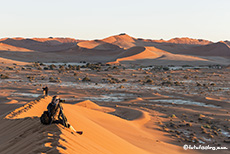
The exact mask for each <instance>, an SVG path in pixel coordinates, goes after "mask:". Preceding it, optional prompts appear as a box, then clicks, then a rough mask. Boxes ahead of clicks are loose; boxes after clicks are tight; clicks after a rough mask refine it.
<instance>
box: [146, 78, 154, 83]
mask: <svg viewBox="0 0 230 154" xmlns="http://www.w3.org/2000/svg"><path fill="white" fill-rule="evenodd" d="M145 83H149V84H152V83H153V80H152V79H148V80H146V81H145Z"/></svg>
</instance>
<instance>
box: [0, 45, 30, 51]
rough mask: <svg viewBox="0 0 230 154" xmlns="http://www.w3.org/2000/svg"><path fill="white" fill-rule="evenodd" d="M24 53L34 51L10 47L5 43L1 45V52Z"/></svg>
mask: <svg viewBox="0 0 230 154" xmlns="http://www.w3.org/2000/svg"><path fill="white" fill-rule="evenodd" d="M1 50H2V51H23V52H28V51H32V50H29V49H26V48H21V47H15V46H12V45H8V44H5V43H0V51H1Z"/></svg>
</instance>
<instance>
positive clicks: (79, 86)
mask: <svg viewBox="0 0 230 154" xmlns="http://www.w3.org/2000/svg"><path fill="white" fill-rule="evenodd" d="M0 52H1V54H0V75H1V76H0V130H1V131H0V153H3V154H15V153H19V154H24V153H51V154H54V153H55V154H56V153H70V154H75V153H82V154H88V153H89V154H91V153H92V154H95V153H98V154H100V153H102V154H109V153H111V154H128V153H132V154H145V153H146V154H150V153H152V154H165V153H172V154H178V153H191V154H193V153H194V154H200V153H210V154H212V153H213V154H215V153H221V154H222V153H223V154H227V153H230V149H229V148H230V146H229V143H230V112H229V111H230V91H229V90H230V89H229V87H230V78H229V75H230V46H229V42H228V41H220V42H211V41H208V40H201V39H191V38H174V39H171V40H168V41H166V40H150V39H142V38H133V37H131V36H129V35H127V34H120V35H115V36H110V37H108V38H105V39H101V40H77V39H72V38H51V37H50V38H30V39H28V38H27V39H26V38H3V39H0ZM44 86H47V87H48V88H49V95H48V96H44V95H43V93H42V88H43V87H44ZM54 95H58V96H59V97H60V98H61V99H63V100H65V102H63V103H62V106H63V109H64V113H65V115H66V117H67V119H68V121H69V123H70V124H71V125H72V126H73V127H74V128H75V129H76V130H77V131H83V134H82V135H79V134H77V133H75V132H73V131H71V129H69V128H66V127H64V126H63V125H61V124H55V123H54V124H51V125H42V124H41V122H40V119H39V118H40V116H41V114H42V113H43V111H45V110H46V109H47V105H48V104H49V103H50V102H51V100H52V97H53V96H54ZM184 145H191V146H197V147H199V146H202V147H206V148H207V147H212V148H209V149H206V150H201V149H196V150H185V149H184V148H183V147H184ZM213 148H216V149H213ZM218 148H222V149H218Z"/></svg>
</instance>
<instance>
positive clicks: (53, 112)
mask: <svg viewBox="0 0 230 154" xmlns="http://www.w3.org/2000/svg"><path fill="white" fill-rule="evenodd" d="M61 102H64V100H61V99H60V98H59V97H58V96H54V97H53V99H52V101H51V103H49V105H48V106H47V109H48V114H49V118H50V124H51V123H61V124H63V125H64V126H65V127H69V123H68V122H67V118H66V117H65V115H64V112H63V108H62V105H61Z"/></svg>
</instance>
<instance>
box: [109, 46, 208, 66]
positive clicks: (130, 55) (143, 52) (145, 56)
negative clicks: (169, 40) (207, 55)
mask: <svg viewBox="0 0 230 154" xmlns="http://www.w3.org/2000/svg"><path fill="white" fill-rule="evenodd" d="M137 60H142V63H143V64H144V63H145V62H144V61H145V60H147V61H148V62H149V60H153V61H156V60H170V61H208V60H207V59H204V58H199V57H195V56H188V55H180V54H172V53H169V52H166V51H164V50H161V49H158V48H155V47H132V48H130V49H128V50H126V51H125V52H124V53H121V54H120V55H119V58H118V59H117V60H116V61H115V62H111V63H119V62H128V61H137Z"/></svg>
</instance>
